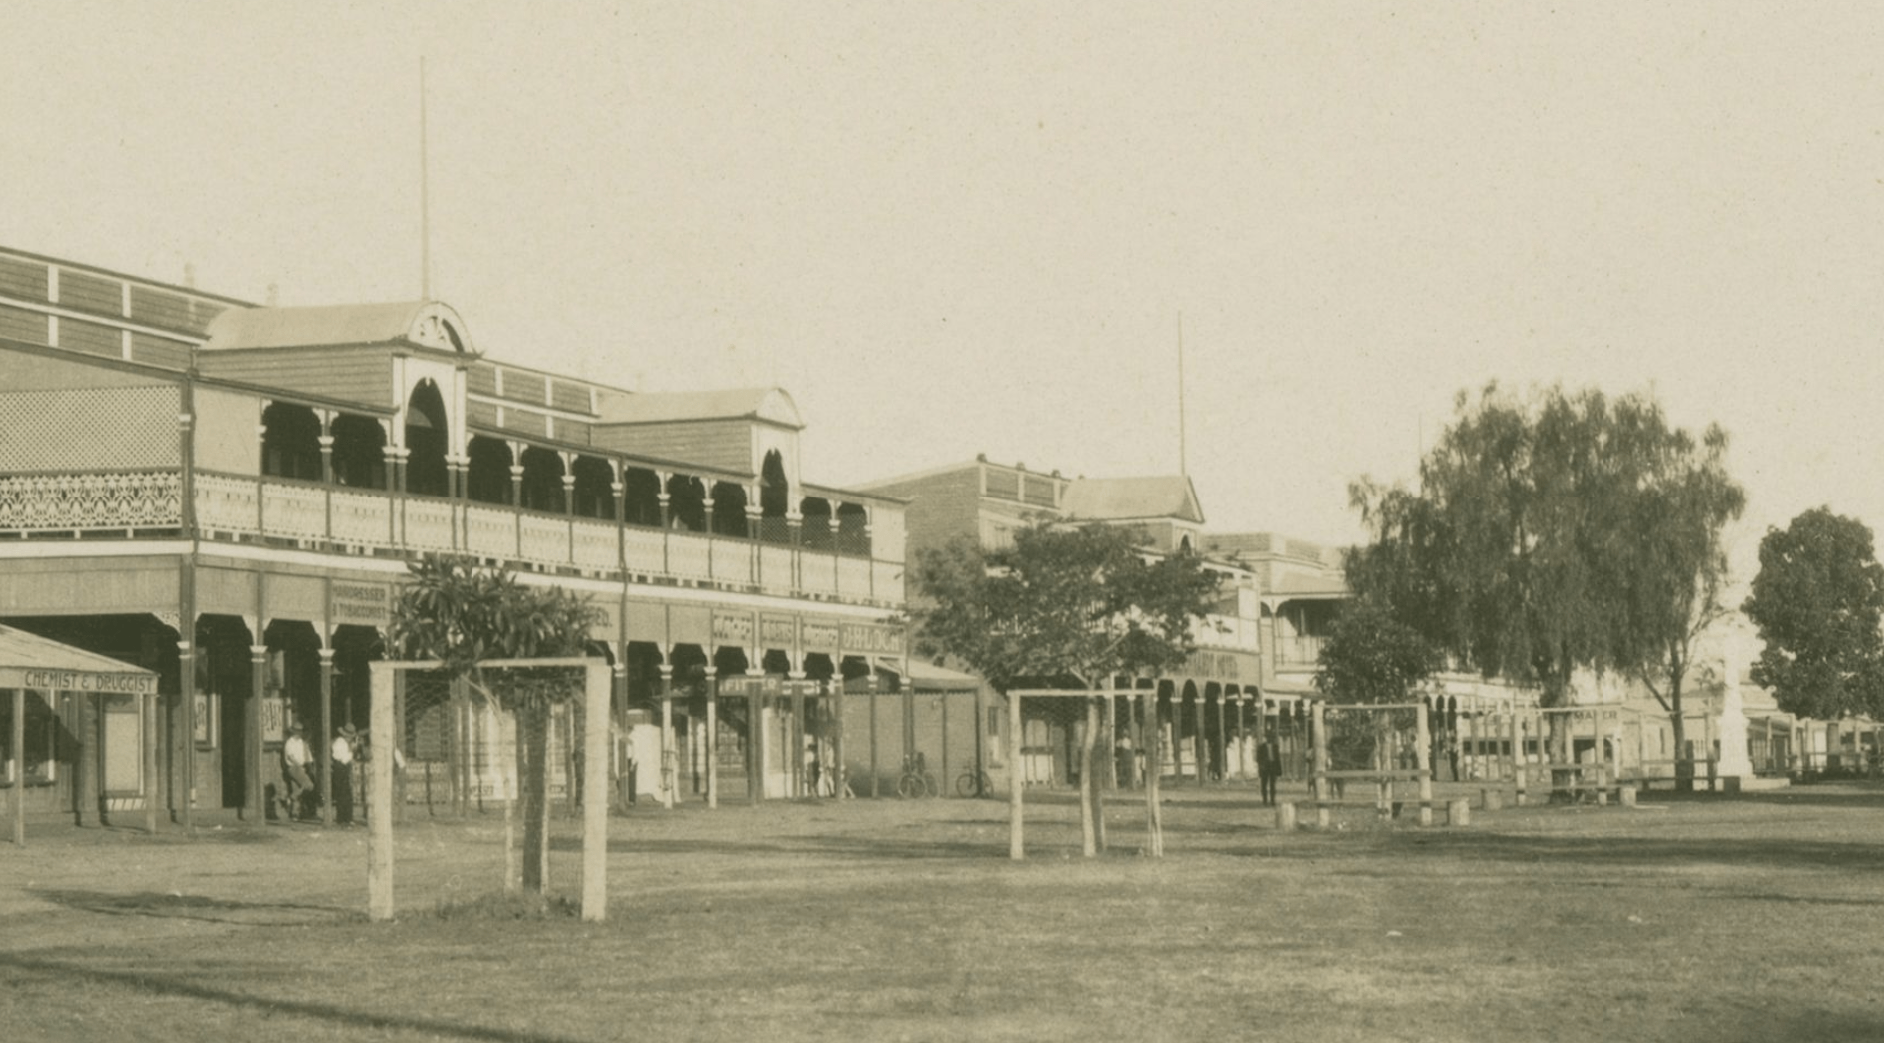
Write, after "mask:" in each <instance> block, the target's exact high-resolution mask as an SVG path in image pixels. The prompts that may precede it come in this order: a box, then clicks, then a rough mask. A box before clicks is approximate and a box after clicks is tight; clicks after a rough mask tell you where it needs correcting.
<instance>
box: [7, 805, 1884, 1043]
mask: <svg viewBox="0 0 1884 1043" xmlns="http://www.w3.org/2000/svg"><path fill="white" fill-rule="evenodd" d="M1168 796H1169V797H1170V798H1171V799H1170V803H1169V805H1168V807H1167V813H1166V822H1167V834H1166V836H1167V851H1168V854H1167V857H1165V858H1163V859H1160V860H1152V859H1147V858H1142V857H1139V856H1138V855H1137V853H1136V848H1137V845H1138V839H1139V836H1140V823H1141V822H1142V809H1141V807H1140V806H1139V805H1138V804H1136V803H1134V802H1133V801H1132V800H1131V799H1127V798H1122V799H1120V800H1118V801H1116V802H1115V803H1114V804H1113V805H1112V806H1111V808H1110V811H1109V819H1110V822H1111V829H1112V841H1113V845H1114V846H1113V850H1112V851H1111V852H1109V853H1108V854H1107V855H1105V856H1102V857H1101V858H1098V859H1094V860H1084V859H1081V858H1080V857H1079V854H1078V852H1079V837H1078V831H1077V827H1076V825H1075V823H1076V818H1075V809H1074V808H1073V807H1072V805H1071V803H1070V801H1069V800H1067V799H1064V798H1062V799H1058V800H1054V799H1051V798H1049V799H1046V800H1043V801H1039V802H1036V803H1034V804H1033V805H1032V806H1031V808H1030V819H1029V829H1030V834H1029V841H1030V843H1029V851H1030V857H1029V859H1028V860H1027V861H1026V862H1024V863H1018V864H1017V863H1011V862H1009V861H1008V860H1007V858H1006V852H1007V833H1006V825H1005V817H1004V816H1005V806H1004V805H1002V804H1000V803H997V802H991V801H953V800H950V801H922V802H900V801H896V800H887V801H880V802H873V801H857V802H853V803H845V804H837V803H833V802H823V803H790V804H777V803H774V804H767V805H765V806H763V807H760V808H751V807H743V806H728V807H724V808H722V809H720V810H719V811H717V812H707V811H706V810H704V809H703V808H701V807H699V806H698V805H692V806H686V807H683V808H682V809H680V810H678V811H675V812H662V811H661V810H660V809H658V808H648V807H643V808H640V809H636V810H635V811H634V812H633V813H632V814H629V815H627V816H618V817H616V818H615V819H613V820H612V822H611V827H612V830H613V833H612V842H611V856H610V866H609V883H610V896H611V897H610V901H611V906H610V920H609V922H608V923H605V924H600V925H585V924H580V923H577V922H575V921H574V920H570V919H557V918H552V919H547V920H515V919H503V918H500V914H501V912H502V910H501V909H500V908H487V909H483V910H481V911H482V912H483V913H484V915H481V916H469V917H451V918H441V917H439V916H437V915H434V914H433V912H432V911H433V910H435V909H436V908H437V907H438V905H439V904H440V903H441V902H448V901H460V902H466V901H468V902H470V903H472V904H474V905H475V904H476V902H477V900H478V899H479V898H480V897H482V896H485V895H487V894H488V893H489V892H490V891H492V890H494V888H495V885H496V884H497V882H498V879H499V877H498V871H497V864H498V860H499V857H500V853H499V845H500V843H501V833H500V832H499V829H498V825H497V823H494V822H492V821H488V820H474V821H471V822H466V823H458V822H452V823H443V822H430V821H423V820H421V821H417V822H411V821H409V822H407V823H406V824H405V825H404V826H402V829H401V832H400V836H399V850H398V858H399V877H398V880H399V883H398V895H399V902H400V905H401V909H402V913H401V918H400V921H399V922H398V923H396V924H390V925H388V924H368V923H366V922H364V919H363V917H362V916H361V915H360V910H361V909H363V908H364V905H365V837H364V833H363V831H361V830H357V829H356V830H325V831H323V830H320V829H318V828H315V827H307V826H294V827H284V826H271V827H267V828H264V829H260V830H244V829H239V828H225V829H221V830H208V831H205V832H204V833H203V834H202V835H201V836H200V837H198V838H196V839H194V840H192V839H189V838H185V837H182V836H180V835H177V834H159V835H158V836H155V837H147V836H143V835H140V834H138V833H135V832H130V831H117V830H97V831H86V832H78V831H73V830H67V829H54V828H50V827H48V828H44V829H39V830H36V831H34V832H32V833H31V834H30V835H29V838H28V846H27V847H26V848H25V849H23V850H22V849H14V848H10V847H4V846H0V1037H3V1038H5V1039H7V1040H22V1041H24V1040H39V1039H48V1040H63V1039H71V1040H132V1039H149V1040H174V1039H192V1040H222V1039H229V1040H237V1039H240V1040H250V1039H258V1038H282V1039H293V1040H296V1041H297V1043H303V1041H324V1040H340V1039H348V1040H352V1039H386V1040H420V1039H442V1040H497V1041H517V1043H535V1041H553V1040H613V1039H661V1040H694V1039H704V1040H753V1039H759V1040H765V1041H767V1043H785V1041H794V1040H813V1039H816V1040H831V1039H841V1040H851V1041H876V1040H905V1039H906V1040H1010V1039H1011V1040H1023V1039H1024V1040H1030V1041H1038V1040H1075V1039H1077V1040H1093V1039H1106V1040H1110V1039H1130V1040H1174V1041H1175V1040H1184V1041H1193V1043H1194V1041H1202V1040H1225V1039H1237V1040H1241V1039H1275V1040H1310V1041H1321V1040H1328V1041H1345V1040H1355V1041H1361V1040H1366V1041H1376V1040H1499V1041H1503V1040H1557V1039H1561V1040H1577V1041H1579V1043H1588V1041H1597V1040H1611V1039H1630V1040H1676V1039H1680V1040H1690V1041H1691V1040H1706V1041H1708V1043H1731V1041H1739V1040H1792V1039H1800V1040H1804V1039H1811V1040H1880V1039H1884V1005H1881V1004H1880V1002H1879V1000H1878V999H1877V998H1876V997H1877V994H1878V993H1879V992H1880V991H1881V990H1879V989H1878V987H1877V983H1878V982H1879V981H1880V980H1884V946H1880V944H1879V927H1880V924H1884V887H1881V886H1880V884H1884V877H1881V876H1880V872H1881V870H1884V858H1880V856H1884V833H1881V832H1880V828H1879V826H1880V820H1881V819H1884V791H1880V790H1878V789H1875V788H1867V787H1864V786H1858V785H1821V786H1814V787H1809V788H1800V789H1794V790H1791V791H1782V792H1779V793H1774V794H1753V795H1747V796H1744V797H1738V798H1732V799H1728V798H1707V797H1693V798H1683V799H1673V798H1669V797H1666V796H1663V797H1660V798H1658V799H1655V800H1652V801H1645V803H1644V806H1643V807H1641V808H1639V809H1636V810H1626V809H1622V808H1618V807H1606V808H1597V807H1587V806H1586V807H1554V808H1507V809H1505V810H1503V811H1499V812H1494V813H1484V812H1475V818H1474V822H1473V825H1472V826H1470V827H1469V828H1464V829H1456V830H1455V829H1449V828H1444V827H1441V828H1436V829H1424V830H1422V829H1418V828H1416V827H1412V826H1410V825H1386V826H1383V825H1381V824H1380V823H1378V822H1376V821H1374V820H1373V819H1371V817H1370V816H1369V815H1367V814H1362V813H1356V814H1354V815H1351V816H1348V817H1347V820H1346V823H1345V825H1346V828H1343V829H1338V830H1330V831H1325V832H1322V831H1312V830H1302V831H1298V832H1296V833H1294V834H1290V835H1283V834H1280V833H1278V832H1276V830H1275V829H1274V820H1273V815H1272V814H1271V813H1269V812H1268V811H1267V810H1266V809H1262V808H1260V807H1257V806H1255V802H1254V800H1253V793H1252V791H1250V790H1248V789H1244V788H1241V787H1233V788H1227V789H1213V790H1208V791H1199V790H1195V789H1183V790H1178V791H1174V792H1170V793H1169V794H1168ZM1286 796H1288V794H1287V793H1285V797H1286ZM575 852H576V848H575V841H574V839H573V836H564V837H560V838H559V841H558V846H557V852H556V854H555V855H554V856H553V863H554V865H553V867H552V875H553V876H554V877H555V878H556V886H557V888H558V889H560V890H564V891H566V892H569V893H573V892H574V891H575V889H576V883H577V881H576V879H575V871H576V864H577V861H576V859H577V856H576V853H575Z"/></svg>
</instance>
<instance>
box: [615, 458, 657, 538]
mask: <svg viewBox="0 0 1884 1043" xmlns="http://www.w3.org/2000/svg"><path fill="white" fill-rule="evenodd" d="M621 479H622V494H621V495H622V501H623V502H622V518H623V520H624V521H626V522H627V523H628V524H630V525H647V526H658V525H660V524H661V478H660V476H659V475H657V474H655V473H654V472H653V471H650V470H648V469H647V468H645V467H630V468H628V469H627V470H625V471H623V472H622V476H621Z"/></svg>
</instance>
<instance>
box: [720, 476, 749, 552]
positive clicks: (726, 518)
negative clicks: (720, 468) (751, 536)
mask: <svg viewBox="0 0 1884 1043" xmlns="http://www.w3.org/2000/svg"><path fill="white" fill-rule="evenodd" d="M713 535H715V536H737V537H740V538H744V537H745V535H746V490H745V489H744V488H742V487H740V486H739V485H736V484H734V483H732V482H714V483H713Z"/></svg>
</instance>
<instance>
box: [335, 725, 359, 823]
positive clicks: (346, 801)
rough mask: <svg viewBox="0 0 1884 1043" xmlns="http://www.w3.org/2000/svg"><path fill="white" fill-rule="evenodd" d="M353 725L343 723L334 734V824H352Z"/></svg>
mask: <svg viewBox="0 0 1884 1043" xmlns="http://www.w3.org/2000/svg"><path fill="white" fill-rule="evenodd" d="M354 734H355V732H354V730H353V725H351V724H343V725H341V726H340V731H339V733H338V734H336V735H335V736H334V749H333V764H334V825H336V826H351V825H353V736H354Z"/></svg>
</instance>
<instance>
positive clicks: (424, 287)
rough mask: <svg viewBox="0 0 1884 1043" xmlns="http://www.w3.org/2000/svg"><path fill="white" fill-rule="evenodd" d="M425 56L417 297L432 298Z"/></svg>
mask: <svg viewBox="0 0 1884 1043" xmlns="http://www.w3.org/2000/svg"><path fill="white" fill-rule="evenodd" d="M426 146H427V133H426V125H425V56H424V55H422V54H421V55H419V299H420V300H425V301H429V300H431V299H432V198H431V167H430V162H429V157H428V156H427V155H426Z"/></svg>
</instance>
